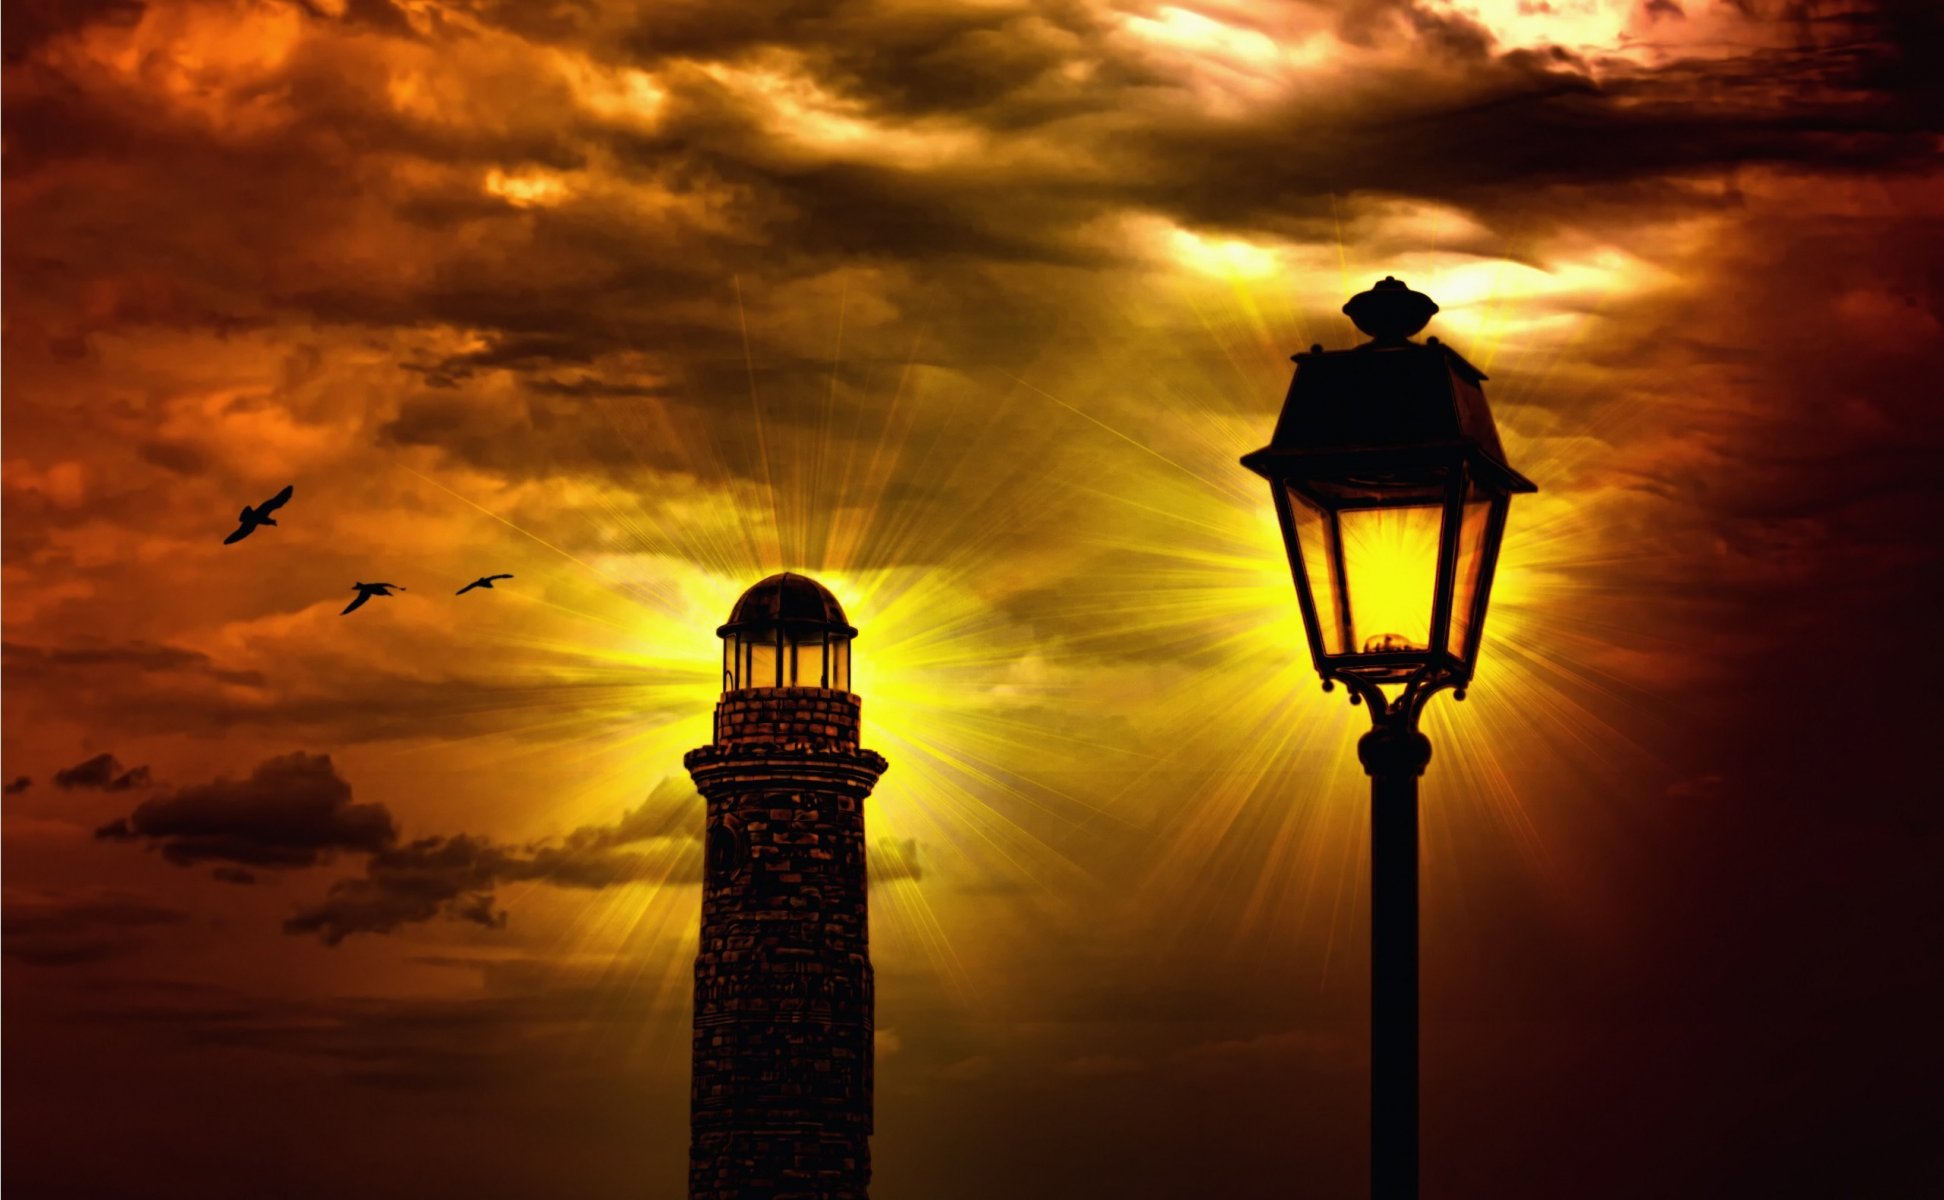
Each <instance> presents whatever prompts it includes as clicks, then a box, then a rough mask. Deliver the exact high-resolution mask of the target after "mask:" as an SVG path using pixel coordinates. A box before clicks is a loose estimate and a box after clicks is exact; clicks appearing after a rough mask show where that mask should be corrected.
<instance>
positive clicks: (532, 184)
mask: <svg viewBox="0 0 1944 1200" xmlns="http://www.w3.org/2000/svg"><path fill="white" fill-rule="evenodd" d="M486 192H487V194H488V195H493V196H498V197H499V198H500V199H502V200H504V201H506V202H507V203H508V204H511V205H513V206H514V207H515V208H551V207H553V206H554V205H556V204H559V203H560V202H561V201H562V200H565V199H566V198H567V195H568V189H567V184H566V182H565V181H564V180H562V179H561V178H560V177H559V176H557V175H550V174H545V173H541V172H533V173H530V174H526V175H508V174H507V173H506V172H504V171H502V170H500V169H499V168H498V167H494V168H493V169H492V170H490V171H488V172H487V173H486Z"/></svg>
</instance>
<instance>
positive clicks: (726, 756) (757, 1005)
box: [683, 573, 886, 1200]
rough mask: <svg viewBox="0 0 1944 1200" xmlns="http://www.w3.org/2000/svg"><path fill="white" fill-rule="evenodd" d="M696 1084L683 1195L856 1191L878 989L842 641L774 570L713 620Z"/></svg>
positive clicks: (865, 1154)
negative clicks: (713, 698)
mask: <svg viewBox="0 0 1944 1200" xmlns="http://www.w3.org/2000/svg"><path fill="white" fill-rule="evenodd" d="M716 632H717V634H718V635H719V636H720V637H721V638H722V699H721V700H720V701H719V702H717V704H716V711H715V741H714V743H713V744H711V745H707V746H703V747H701V748H700V749H697V750H691V751H689V753H688V755H687V757H686V758H685V759H684V760H683V761H684V763H685V764H686V765H687V767H688V769H689V774H690V775H692V776H694V778H695V786H696V787H697V788H698V789H699V790H700V791H701V793H702V795H703V796H704V797H705V798H706V799H707V800H708V809H709V816H708V833H707V849H706V854H705V863H706V865H705V867H704V874H703V881H702V943H701V949H700V951H699V952H698V953H697V955H696V958H695V1041H694V1067H693V1076H692V1083H691V1086H690V1096H689V1112H690V1126H689V1196H690V1197H691V1200H784V1198H788V1200H865V1198H866V1197H867V1195H868V1194H869V1188H870V1183H871V1147H870V1136H871V1074H872V1061H871V1060H872V1029H873V1026H872V993H873V984H872V979H871V956H870V931H869V927H868V916H867V910H866V907H865V895H864V798H865V797H866V796H868V795H870V793H871V788H872V787H873V786H874V785H875V784H876V783H877V780H878V776H879V775H881V774H883V773H884V769H885V766H886V763H885V761H884V758H883V756H881V755H879V754H877V753H876V752H874V751H871V750H860V749H859V748H858V745H857V736H858V707H859V702H858V698H857V697H856V696H854V695H852V694H851V690H850V664H851V657H850V650H851V639H853V638H855V637H856V636H857V630H855V629H853V628H851V626H850V624H849V623H848V622H846V621H845V619H844V610H843V607H842V606H841V605H839V604H838V603H837V598H836V597H835V596H833V595H831V594H830V592H829V591H828V590H826V589H825V588H824V587H823V585H821V584H819V583H818V582H817V581H815V580H814V579H807V578H805V577H804V576H802V575H793V574H789V573H785V574H782V575H772V576H770V577H769V578H768V579H765V580H763V581H762V582H761V583H758V584H757V585H756V586H754V587H752V588H750V589H749V590H748V591H747V592H745V593H743V596H742V599H740V600H738V601H737V602H736V607H735V610H734V611H733V612H731V613H730V614H729V623H728V624H726V625H724V626H722V628H720V629H719V630H717V631H716Z"/></svg>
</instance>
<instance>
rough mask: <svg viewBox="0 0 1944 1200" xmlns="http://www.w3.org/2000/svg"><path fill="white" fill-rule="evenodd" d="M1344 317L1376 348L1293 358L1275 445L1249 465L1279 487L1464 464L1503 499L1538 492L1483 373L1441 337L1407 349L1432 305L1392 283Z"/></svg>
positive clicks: (1317, 350)
mask: <svg viewBox="0 0 1944 1200" xmlns="http://www.w3.org/2000/svg"><path fill="white" fill-rule="evenodd" d="M1344 309H1345V311H1346V312H1350V313H1351V316H1352V318H1353V319H1354V320H1356V321H1357V324H1358V326H1359V327H1360V328H1362V329H1363V330H1364V332H1366V333H1369V334H1371V335H1372V340H1371V341H1369V342H1366V343H1364V344H1363V345H1361V346H1355V347H1352V348H1350V349H1347V350H1325V349H1323V347H1321V346H1312V347H1310V349H1309V352H1308V353H1305V354H1298V355H1295V356H1294V361H1295V363H1296V376H1295V378H1294V379H1292V380H1291V381H1290V385H1289V396H1288V399H1287V400H1286V401H1285V402H1284V404H1283V410H1282V416H1281V418H1280V419H1278V420H1277V422H1276V432H1275V436H1274V437H1272V438H1271V439H1270V441H1269V445H1267V446H1265V447H1264V448H1263V449H1261V450H1258V451H1256V452H1255V453H1254V454H1251V455H1249V456H1248V457H1246V458H1244V459H1243V460H1242V461H1243V463H1244V465H1246V466H1248V467H1250V468H1251V469H1252V470H1255V471H1257V472H1258V473H1260V474H1264V475H1267V476H1269V477H1271V478H1275V477H1279V476H1280V477H1289V476H1290V475H1291V473H1292V472H1293V473H1297V474H1300V473H1302V472H1304V471H1306V470H1309V469H1319V470H1324V471H1328V470H1330V469H1332V468H1333V466H1335V467H1340V466H1342V465H1344V464H1346V463H1350V462H1353V461H1356V460H1361V459H1370V460H1372V462H1373V463H1379V462H1383V463H1397V464H1398V465H1403V460H1404V459H1407V458H1410V459H1423V460H1425V461H1432V460H1449V459H1451V458H1459V457H1462V458H1464V459H1467V460H1469V461H1470V462H1471V464H1472V466H1473V469H1474V470H1475V471H1476V472H1478V473H1479V474H1480V475H1482V476H1485V477H1488V478H1490V479H1491V480H1492V481H1493V482H1494V483H1496V485H1497V486H1499V487H1501V488H1503V489H1504V490H1506V491H1509V492H1531V491H1537V490H1538V489H1537V488H1536V487H1535V486H1534V485H1533V483H1532V482H1531V481H1530V480H1528V479H1526V478H1525V476H1523V475H1521V474H1519V473H1518V472H1517V471H1515V470H1513V469H1512V467H1511V465H1510V464H1509V463H1507V462H1506V461H1505V448H1504V447H1503V446H1502V445H1501V444H1500V443H1499V435H1498V427H1497V426H1496V425H1495V424H1494V423H1493V421H1492V410H1491V408H1490V407H1489V406H1488V405H1487V404H1486V402H1485V392H1484V389H1482V388H1481V387H1480V386H1479V384H1481V383H1482V382H1484V380H1485V373H1484V372H1483V371H1480V370H1479V369H1478V368H1477V367H1474V366H1472V365H1471V364H1470V363H1468V362H1466V361H1465V359H1464V356H1463V355H1461V354H1459V353H1458V352H1457V351H1456V350H1453V349H1452V348H1451V347H1449V346H1446V345H1444V344H1443V343H1441V342H1439V341H1438V339H1437V338H1435V337H1433V338H1427V339H1425V341H1423V342H1421V343H1420V342H1413V341H1410V340H1409V334H1410V333H1415V332H1417V331H1418V330H1419V329H1421V328H1423V326H1424V323H1425V322H1426V321H1428V320H1430V318H1431V314H1432V313H1435V312H1437V305H1436V304H1434V303H1432V301H1431V300H1430V298H1429V297H1427V296H1424V295H1421V294H1420V293H1417V292H1413V291H1411V290H1410V289H1408V288H1406V287H1405V286H1404V285H1403V284H1402V283H1399V282H1398V281H1396V280H1395V279H1389V278H1386V279H1385V280H1384V281H1383V282H1382V283H1379V284H1378V285H1377V286H1376V287H1375V288H1372V289H1371V290H1370V291H1368V292H1364V293H1362V294H1361V295H1359V296H1357V297H1355V298H1353V299H1352V301H1351V302H1350V303H1349V304H1346V305H1345V306H1344ZM1353 309H1354V310H1355V311H1351V310H1353Z"/></svg>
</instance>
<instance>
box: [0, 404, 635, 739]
mask: <svg viewBox="0 0 1944 1200" xmlns="http://www.w3.org/2000/svg"><path fill="white" fill-rule="evenodd" d="M609 440H610V442H613V441H616V440H617V439H616V438H614V437H613V436H610V439H609ZM619 440H621V442H622V444H623V445H626V446H631V447H634V448H636V449H639V450H640V451H641V452H643V453H647V452H649V449H650V443H649V442H647V440H646V439H643V438H633V439H619ZM334 598H335V597H334ZM298 602H299V603H311V602H313V601H312V599H309V598H304V599H300V600H299V601H298ZM307 651H318V654H317V656H316V657H311V656H310V655H309V654H308V653H306V652H307ZM269 657H272V658H276V659H277V660H278V661H279V667H278V669H277V670H276V671H275V672H272V673H266V672H263V671H258V670H254V669H246V668H234V667H228V666H224V665H221V664H218V663H217V662H216V661H215V660H213V659H211V658H210V657H209V656H208V655H206V654H203V653H201V652H199V651H192V650H186V649H183V648H181V647H176V646H167V645H158V644H154V643H146V642H136V643H131V644H126V645H119V646H117V645H91V644H81V645H74V646H58V645H57V646H38V645H29V644H22V643H14V642H10V643H7V644H6V646H5V659H4V661H5V667H6V677H7V686H8V687H9V688H10V689H12V688H20V689H23V690H39V691H42V692H43V693H47V694H58V695H60V696H61V697H62V706H61V711H63V712H65V713H67V714H69V715H72V716H74V717H75V718H77V719H86V720H88V721H90V722H91V723H94V724H96V725H98V726H100V727H104V728H105V727H112V728H115V729H119V730H124V731H127V732H131V733H157V732H162V733H193V734H199V735H206V736H220V735H221V734H222V733H223V732H224V731H225V730H226V729H229V728H231V727H232V726H234V725H235V724H236V723H237V722H239V721H247V722H249V723H250V724H251V725H252V726H253V727H254V728H256V729H258V730H263V731H272V730H274V731H280V732H283V733H287V734H289V735H290V737H291V738H292V740H296V739H300V738H302V739H310V738H317V739H329V740H331V741H340V742H341V741H347V740H348V741H371V740H386V739H392V738H414V737H424V736H426V735H427V734H429V733H433V732H440V731H442V732H446V733H450V734H465V733H476V732H479V731H481V730H485V729H496V728H501V727H503V725H504V719H505V713H506V712H508V711H511V710H515V709H519V708H522V707H525V706H528V705H531V704H534V703H548V704H563V705H571V706H577V707H578V709H579V710H580V711H582V712H585V713H589V714H607V715H608V718H609V719H612V720H613V721H615V722H617V723H618V722H623V721H635V720H639V719H641V717H642V715H643V714H644V712H652V711H657V709H656V703H655V702H654V701H652V700H647V701H644V698H643V696H642V689H643V687H644V685H651V684H653V683H654V682H656V676H655V674H654V673H653V672H647V671H643V670H641V669H640V668H633V667H631V668H628V669H626V670H622V669H616V670H614V671H611V672H603V673H596V674H589V673H587V672H585V671H581V672H579V673H578V675H577V677H576V678H573V679H570V680H566V681H561V682H546V681H530V680H523V679H520V678H518V677H509V676H508V675H507V674H506V673H505V672H503V671H498V670H495V669H493V667H492V666H491V665H490V664H488V663H485V662H483V661H479V660H466V659H463V658H461V659H457V660H455V659H445V660H443V661H442V662H441V664H440V665H439V666H437V667H436V668H433V669H432V670H431V671H430V672H428V671H424V670H413V669H411V668H410V667H409V666H408V665H406V664H403V663H394V662H392V661H389V660H386V659H377V660H373V659H370V658H353V657H349V656H345V655H342V654H339V653H337V652H336V651H335V650H334V649H332V648H330V647H324V648H318V647H315V646H305V647H296V646H292V647H289V648H288V649H287V652H279V653H276V654H273V655H270V656H269ZM300 662H301V664H302V665H301V667H300V666H299V665H298V664H299V663H300ZM474 671H476V674H475V673H472V672H474ZM570 695H571V696H576V697H578V699H575V700H569V699H566V697H568V696H570ZM644 705H645V707H644Z"/></svg>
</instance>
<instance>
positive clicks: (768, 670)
mask: <svg viewBox="0 0 1944 1200" xmlns="http://www.w3.org/2000/svg"><path fill="white" fill-rule="evenodd" d="M742 685H743V686H744V687H746V688H766V687H775V686H777V683H776V643H775V642H774V641H761V642H752V643H751V644H750V647H749V674H748V675H747V676H745V677H744V679H743V681H742Z"/></svg>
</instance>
